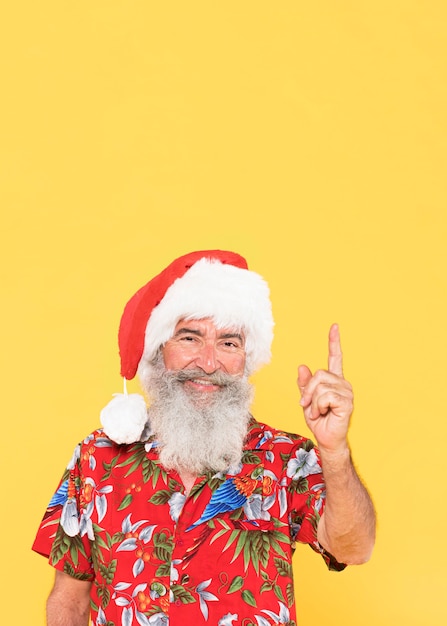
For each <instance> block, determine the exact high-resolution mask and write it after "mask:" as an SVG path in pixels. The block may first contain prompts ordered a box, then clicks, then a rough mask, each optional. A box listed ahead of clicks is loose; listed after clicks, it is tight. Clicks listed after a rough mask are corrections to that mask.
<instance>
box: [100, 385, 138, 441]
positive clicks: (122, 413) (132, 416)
mask: <svg viewBox="0 0 447 626" xmlns="http://www.w3.org/2000/svg"><path fill="white" fill-rule="evenodd" d="M100 419H101V424H102V425H103V427H104V432H105V434H106V435H107V437H109V439H111V440H112V441H115V443H135V442H136V441H140V438H141V435H142V433H143V430H144V426H145V424H146V421H147V407H146V402H145V401H144V398H143V396H140V395H139V394H138V393H129V394H127V393H116V394H114V397H113V400H111V401H110V402H109V404H107V405H106V406H105V407H104V408H103V410H102V411H101V414H100Z"/></svg>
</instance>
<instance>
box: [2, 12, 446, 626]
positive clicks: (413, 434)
mask: <svg viewBox="0 0 447 626" xmlns="http://www.w3.org/2000/svg"><path fill="white" fill-rule="evenodd" d="M2 14H3V17H2V26H1V31H2V32H1V36H0V46H1V58H2V62H1V85H2V97H1V104H0V107H1V109H2V114H1V142H0V146H1V147H0V150H1V155H0V177H1V211H2V227H1V236H2V241H1V249H0V254H1V256H2V258H1V272H2V283H1V285H2V286H1V294H2V300H3V301H2V306H1V315H2V324H1V332H2V337H1V347H2V350H1V352H2V370H3V371H2V384H3V393H2V398H3V405H4V408H3V418H2V420H1V424H2V435H3V436H2V445H1V448H2V452H1V455H0V462H1V471H2V491H3V496H2V514H1V524H2V529H1V542H2V568H1V569H2V574H1V577H2V583H1V595H2V608H1V609H0V611H1V617H0V619H1V621H2V623H5V624H6V623H8V624H20V625H21V624H23V625H29V624H33V625H36V626H37V625H38V626H43V624H44V602H45V597H46V595H47V592H48V590H49V588H50V586H51V582H52V577H53V573H52V571H51V568H50V567H49V566H48V565H47V563H46V562H45V561H44V559H42V558H41V557H39V556H37V555H35V554H33V553H32V552H31V551H30V546H31V543H32V540H33V537H34V533H35V530H36V528H37V525H38V523H39V520H40V518H41V516H42V514H43V511H44V509H45V506H46V504H47V502H48V500H49V498H50V497H51V494H52V491H53V489H54V487H55V486H56V483H57V481H58V479H59V475H60V474H61V472H62V470H63V468H64V467H65V465H66V463H67V461H68V459H69V458H70V456H71V453H72V449H73V447H74V445H75V444H76V443H77V442H78V441H79V440H80V439H82V438H83V437H84V436H85V435H86V434H87V433H89V432H90V431H91V430H92V429H93V428H95V427H96V426H97V425H98V423H99V411H100V409H101V408H102V406H104V405H105V404H106V403H107V402H108V400H109V399H110V397H111V394H112V393H114V392H116V391H121V380H120V377H119V363H118V354H117V345H116V334H117V327H118V323H119V318H120V315H121V312H122V309H123V306H124V304H125V302H126V301H127V299H128V298H129V297H130V296H131V295H132V294H133V293H134V291H136V289H138V288H139V287H140V286H141V285H142V284H144V283H145V282H146V281H147V280H149V278H151V277H152V276H153V275H154V274H155V273H157V272H158V271H160V270H161V269H162V268H163V267H164V266H165V265H166V264H167V263H168V262H170V261H171V260H172V259H173V258H174V257H176V256H178V255H180V254H183V253H185V252H188V251H190V250H194V249H202V248H214V247H219V248H225V249H233V250H236V251H238V252H240V253H242V254H243V255H245V256H246V257H247V258H248V260H249V263H250V265H251V267H252V268H253V269H255V270H257V271H258V272H260V273H261V274H263V275H264V276H265V277H266V278H267V280H268V281H269V283H270V286H271V291H272V300H273V306H274V313H275V318H276V333H275V341H274V345H273V359H272V363H271V364H270V365H269V366H268V367H266V368H265V369H264V370H262V371H261V372H260V373H259V374H258V375H257V376H256V378H255V384H256V388H257V395H256V400H255V406H254V412H255V414H256V416H257V417H258V418H259V419H261V420H265V421H268V422H270V423H272V424H273V425H275V426H279V427H285V428H288V429H289V430H295V431H300V432H302V433H303V434H307V431H306V429H305V427H304V425H303V418H302V414H301V411H300V409H299V406H298V396H297V390H296V387H295V376H296V366H297V365H298V364H299V363H300V362H305V363H308V364H309V366H310V367H312V368H316V367H324V366H325V363H326V342H327V339H326V335H327V330H328V328H329V325H330V324H331V322H333V321H338V322H339V324H340V326H341V332H342V341H343V346H344V352H345V373H346V376H347V377H348V378H349V379H350V380H351V381H352V383H353V385H354V388H355V392H356V410H355V413H354V418H353V422H352V428H351V444H352V448H353V453H354V458H355V460H356V464H357V466H358V469H359V472H360V474H361V475H362V476H363V478H364V480H365V481H366V483H367V484H368V486H369V488H370V490H371V492H372V494H373V497H374V501H375V504H376V507H377V511H378V518H379V528H378V538H377V547H376V550H375V552H374V555H373V558H372V560H371V561H370V562H369V563H368V564H367V565H364V566H361V567H351V568H348V569H347V570H346V571H345V572H344V573H342V574H334V573H329V572H327V571H326V569H325V567H324V564H323V562H322V561H321V560H320V559H318V558H317V557H316V556H315V555H314V554H313V553H312V552H311V551H310V550H309V549H308V548H307V547H305V546H301V547H299V548H298V550H297V554H296V555H295V572H296V594H297V604H298V615H299V623H300V625H301V626H326V625H329V624H335V625H338V624H343V625H344V626H359V625H360V624H362V625H363V626H396V625H401V624H402V626H403V625H405V626H425V625H430V626H441V625H444V624H445V623H447V621H446V617H447V613H446V610H445V594H446V589H447V575H446V570H445V561H446V558H447V550H446V548H447V545H446V512H447V505H446V470H445V440H446V436H447V427H446V423H447V419H446V408H445V391H446V367H445V360H446V353H447V335H446V328H445V327H446V313H447V301H446V269H447V268H446V232H447V216H446V208H447V206H446V200H447V183H446V178H447V177H446V173H447V168H446V147H447V146H446V140H447V119H446V111H447V81H446V79H447V75H446V60H447V45H446V39H447V32H446V26H447V5H446V4H445V2H444V1H443V0H438V1H430V0H428V1H427V2H422V1H416V0H407V1H404V0H401V1H393V0H390V1H385V0H375V1H372V0H371V1H364V2H362V1H360V2H355V1H354V0H352V1H346V0H341V1H340V2H331V1H328V0H322V1H319V2H313V3H309V2H303V1H301V0H296V1H291V0H288V1H284V2H281V1H279V2H276V3H274V2H263V1H257V2H252V1H250V2H244V1H243V0H242V1H240V2H234V1H231V0H230V1H227V2H215V1H214V2H213V1H211V0H209V1H208V2H204V1H201V2H194V1H192V2H179V1H177V2H176V1H170V2H151V1H150V0H142V1H138V0H134V1H131V0H128V1H127V2H125V1H117V0H91V1H89V2H84V1H77V2H67V1H63V0H57V1H56V0H53V1H51V0H42V1H40V2H33V1H31V0H29V1H20V0H18V1H17V2H10V3H9V5H7V6H6V7H4V8H3V9H2ZM134 386H135V387H137V386H136V384H135V385H134Z"/></svg>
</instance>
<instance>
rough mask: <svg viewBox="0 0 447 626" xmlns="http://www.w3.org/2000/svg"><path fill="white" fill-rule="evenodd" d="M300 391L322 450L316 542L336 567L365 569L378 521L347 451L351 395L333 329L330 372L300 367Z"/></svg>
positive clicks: (309, 423) (337, 335) (307, 417)
mask: <svg viewBox="0 0 447 626" xmlns="http://www.w3.org/2000/svg"><path fill="white" fill-rule="evenodd" d="M298 386H299V388H300V391H301V402H300V404H301V406H302V407H303V411H304V417H305V419H306V423H307V425H308V426H309V428H310V430H311V431H312V433H313V435H314V436H315V439H316V441H317V445H318V448H319V450H320V456H321V465H322V468H323V475H324V479H325V483H326V505H325V509H324V513H323V515H322V516H321V519H320V522H319V524H318V531H317V538H318V542H319V543H320V544H321V545H322V546H323V547H324V548H325V549H326V550H327V551H328V552H329V553H330V554H332V556H334V557H335V558H336V559H337V561H339V562H340V563H346V564H348V565H349V564H360V563H364V562H366V561H367V560H368V559H369V558H370V556H371V552H372V549H373V546H374V540H375V521H376V516H375V512H374V506H373V504H372V502H371V498H370V497H369V495H368V492H367V490H366V488H365V487H364V486H363V484H362V482H361V480H360V478H359V476H358V474H357V472H356V471H355V468H354V465H353V463H352V459H351V453H350V450H349V445H348V439H347V435H348V429H349V422H350V418H351V415H352V411H353V394H352V388H351V385H350V384H349V383H348V381H346V380H345V379H344V377H343V368H342V352H341V345H340V334H339V331H338V326H337V325H335V324H334V325H333V326H332V327H331V330H330V332H329V360H328V369H327V370H318V371H317V372H316V373H315V374H314V375H312V373H311V371H310V370H309V368H308V367H307V366H306V365H301V366H300V367H299V369H298Z"/></svg>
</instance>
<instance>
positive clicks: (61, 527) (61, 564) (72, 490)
mask: <svg viewBox="0 0 447 626" xmlns="http://www.w3.org/2000/svg"><path fill="white" fill-rule="evenodd" d="M80 456H81V446H80V445H79V446H77V447H76V449H75V452H74V454H73V457H72V459H71V460H70V463H69V464H68V466H67V469H66V470H65V471H64V473H63V475H62V478H61V480H60V482H59V485H58V488H57V489H56V491H55V493H54V495H53V497H52V498H51V500H50V502H49V504H48V507H47V509H46V511H45V514H44V516H43V519H42V521H41V523H40V525H39V528H38V531H37V534H36V537H35V539H34V543H33V545H32V549H33V550H34V551H35V552H37V553H38V554H41V555H42V556H44V557H46V558H47V559H48V561H49V563H50V565H52V566H53V567H55V568H56V569H58V570H60V571H63V572H65V573H66V574H69V575H70V576H72V577H74V578H78V579H80V580H93V578H94V571H93V566H92V556H91V547H90V541H89V537H88V533H87V528H88V524H86V523H85V506H84V503H83V478H82V471H81V464H80Z"/></svg>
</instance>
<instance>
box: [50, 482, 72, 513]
mask: <svg viewBox="0 0 447 626" xmlns="http://www.w3.org/2000/svg"><path fill="white" fill-rule="evenodd" d="M67 499H68V480H65V481H64V482H63V483H62V484H61V486H60V487H59V489H58V490H57V491H56V493H55V494H54V495H53V497H52V498H51V500H50V503H49V505H48V508H50V507H52V506H57V505H58V504H65V503H66V501H67Z"/></svg>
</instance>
